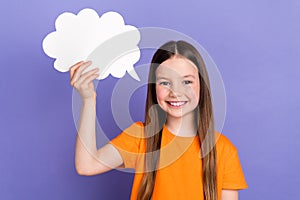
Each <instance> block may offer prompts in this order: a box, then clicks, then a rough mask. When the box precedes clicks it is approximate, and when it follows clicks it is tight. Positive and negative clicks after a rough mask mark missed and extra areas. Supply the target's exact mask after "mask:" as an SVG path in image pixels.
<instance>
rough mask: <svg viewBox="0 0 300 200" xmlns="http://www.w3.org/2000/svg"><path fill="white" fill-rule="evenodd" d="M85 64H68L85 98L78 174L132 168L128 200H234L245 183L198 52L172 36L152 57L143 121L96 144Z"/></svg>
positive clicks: (93, 96) (95, 72) (93, 73)
mask: <svg viewBox="0 0 300 200" xmlns="http://www.w3.org/2000/svg"><path fill="white" fill-rule="evenodd" d="M90 64H91V63H90V62H79V63H77V64H75V65H74V66H72V67H71V68H70V76H71V85H72V86H74V87H75V89H76V90H77V91H78V92H79V94H80V96H81V98H82V110H81V115H80V121H79V128H78V137H77V142H76V152H75V165H76V170H77V172H78V173H79V174H81V175H95V174H100V173H103V172H106V171H108V170H111V169H114V168H117V167H125V168H134V169H135V172H136V173H135V177H134V182H133V187H132V192H131V200H136V199H138V200H149V199H154V200H155V199H172V200H173V199H191V200H194V199H203V200H219V199H221V200H237V199H238V190H239V189H245V188H247V187H248V186H247V184H246V181H245V179H244V175H243V171H242V168H241V165H240V161H239V158H238V153H237V149H236V148H235V146H234V145H233V144H232V143H231V142H230V141H229V140H228V139H227V138H226V137H225V136H224V135H222V134H220V133H218V132H216V131H215V130H214V120H213V108H212V100H211V92H210V86H209V79H208V74H207V71H206V67H205V64H204V62H203V59H202V57H201V55H200V54H199V52H198V51H197V50H196V48H194V47H193V46H192V45H191V44H189V43H187V42H185V41H177V42H175V41H170V42H168V43H166V44H164V45H162V46H161V47H160V48H159V49H158V50H157V51H156V52H155V54H154V56H153V59H152V61H151V66H150V71H149V83H148V89H147V99H146V110H145V122H144V123H142V122H137V123H134V124H132V125H131V126H130V127H128V128H127V129H126V130H124V131H123V132H122V133H121V134H120V135H118V136H117V137H116V138H114V139H113V140H112V141H111V142H109V143H108V144H106V145H105V146H103V147H102V148H100V149H97V148H96V142H95V141H96V139H95V117H96V112H95V106H96V93H95V91H94V85H93V82H92V80H94V79H95V78H96V77H97V76H98V75H99V74H98V69H94V70H91V71H89V72H86V73H82V71H83V70H84V69H86V68H87V67H88V66H90Z"/></svg>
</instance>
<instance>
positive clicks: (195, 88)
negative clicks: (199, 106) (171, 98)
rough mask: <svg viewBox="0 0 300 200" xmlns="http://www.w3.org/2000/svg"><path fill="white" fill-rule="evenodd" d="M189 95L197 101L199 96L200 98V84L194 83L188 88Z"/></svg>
mask: <svg viewBox="0 0 300 200" xmlns="http://www.w3.org/2000/svg"><path fill="white" fill-rule="evenodd" d="M189 96H190V97H191V98H192V99H194V100H195V101H197V102H199V98H200V86H199V85H195V86H193V87H191V88H190V90H189Z"/></svg>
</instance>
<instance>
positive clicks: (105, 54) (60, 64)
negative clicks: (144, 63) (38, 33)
mask: <svg viewBox="0 0 300 200" xmlns="http://www.w3.org/2000/svg"><path fill="white" fill-rule="evenodd" d="M55 28H56V31H55V32H52V33H50V34H48V35H47V36H46V37H45V39H44V40H43V49H44V52H45V53H46V54H47V55H48V56H49V57H51V58H55V59H56V60H55V62H54V68H55V69H56V70H58V71H60V72H67V71H68V70H69V68H70V66H72V65H74V64H75V63H77V62H79V61H81V60H91V61H92V63H93V64H92V66H91V67H89V69H88V70H92V69H93V68H96V67H98V68H100V75H99V77H98V78H97V79H99V80H100V79H104V78H106V77H107V76H108V75H109V74H111V75H112V76H114V77H116V78H121V77H123V76H124V75H125V74H126V71H127V72H128V73H129V74H130V75H131V76H132V77H133V78H134V79H136V80H138V81H140V78H139V77H138V75H137V73H136V72H135V70H134V68H133V65H134V64H135V63H136V62H137V61H138V60H139V59H140V49H139V47H138V43H139V41H140V32H139V30H138V29H137V28H136V27H134V26H131V25H125V23H124V19H123V17H122V16H121V15H120V14H119V13H117V12H107V13H104V14H103V15H102V16H101V17H100V16H98V14H97V12H96V11H95V10H93V9H88V8H86V9H83V10H81V11H80V12H79V13H78V14H77V15H75V14H73V13H69V12H65V13H63V14H61V15H59V16H58V18H57V19H56V21H55Z"/></svg>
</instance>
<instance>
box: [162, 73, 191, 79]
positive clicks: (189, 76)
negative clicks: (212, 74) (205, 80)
mask: <svg viewBox="0 0 300 200" xmlns="http://www.w3.org/2000/svg"><path fill="white" fill-rule="evenodd" d="M182 77H183V78H193V79H196V77H195V76H194V75H192V74H188V75H184V76H182ZM161 79H165V80H169V78H166V77H163V76H159V77H157V78H156V80H161Z"/></svg>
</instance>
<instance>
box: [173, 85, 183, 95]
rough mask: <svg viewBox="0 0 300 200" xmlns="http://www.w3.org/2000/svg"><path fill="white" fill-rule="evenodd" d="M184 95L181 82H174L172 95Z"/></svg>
mask: <svg viewBox="0 0 300 200" xmlns="http://www.w3.org/2000/svg"><path fill="white" fill-rule="evenodd" d="M182 95H183V87H182V86H181V85H180V84H173V85H172V86H171V87H170V97H174V98H177V97H181V96H182Z"/></svg>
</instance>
